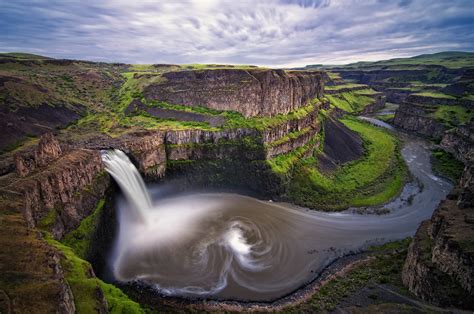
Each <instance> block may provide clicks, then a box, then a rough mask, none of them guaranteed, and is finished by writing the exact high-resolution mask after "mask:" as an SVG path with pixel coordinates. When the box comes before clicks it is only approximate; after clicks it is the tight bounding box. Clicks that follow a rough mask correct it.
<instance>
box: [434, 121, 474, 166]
mask: <svg viewBox="0 0 474 314" xmlns="http://www.w3.org/2000/svg"><path fill="white" fill-rule="evenodd" d="M440 145H441V147H442V148H443V149H444V150H446V151H448V152H450V153H451V154H453V155H454V156H456V158H457V159H459V160H461V161H462V162H464V163H468V162H474V123H470V124H469V125H465V126H459V127H457V128H455V129H454V130H452V131H450V132H446V133H445V134H444V136H443V139H442V140H441V144H440Z"/></svg>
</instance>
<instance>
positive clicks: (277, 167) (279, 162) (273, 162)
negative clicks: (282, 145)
mask: <svg viewBox="0 0 474 314" xmlns="http://www.w3.org/2000/svg"><path fill="white" fill-rule="evenodd" d="M318 141H321V134H318V135H317V136H315V137H314V138H312V139H311V140H310V141H309V142H308V143H306V144H305V145H303V146H300V147H298V148H296V149H294V150H292V151H290V152H289V153H286V154H280V155H278V156H276V157H274V158H272V159H269V160H267V163H268V164H269V165H270V167H271V169H272V171H273V172H275V173H277V174H278V175H282V176H288V175H289V174H290V171H291V170H292V169H293V167H294V166H295V164H296V163H297V162H298V161H300V160H301V159H302V158H303V157H304V156H305V155H306V153H307V152H308V150H310V149H314V145H315V144H317V143H318Z"/></svg>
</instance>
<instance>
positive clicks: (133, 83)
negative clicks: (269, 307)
mask: <svg viewBox="0 0 474 314" xmlns="http://www.w3.org/2000/svg"><path fill="white" fill-rule="evenodd" d="M454 72H455V71H454ZM454 72H453V73H451V72H449V73H448V74H446V75H447V77H449V78H452V76H455V75H458V74H459V73H457V72H456V73H454ZM32 73H33V74H34V75H32ZM463 73H464V72H463ZM351 75H352V74H351ZM378 75H379V74H378ZM380 75H381V74H380ZM380 75H379V76H377V77H379V78H380ZM420 75H421V74H420ZM461 75H463V74H462V73H461ZM349 76H350V75H349V73H345V74H344V73H342V72H341V76H337V75H334V74H333V73H332V74H331V73H330V74H327V73H326V72H324V71H319V70H317V71H315V70H313V69H312V70H310V71H300V70H288V71H285V70H272V69H264V68H257V67H253V66H228V65H206V66H195V65H189V66H180V65H163V64H157V65H127V64H106V63H94V62H84V61H75V60H55V59H48V58H30V57H28V58H19V57H17V56H12V55H4V56H1V55H0V100H1V101H2V106H1V108H0V110H1V111H0V126H1V127H2V128H3V129H4V131H5V133H4V134H5V136H2V137H1V141H0V149H1V150H2V154H1V159H0V175H1V176H0V193H1V196H2V198H1V200H0V203H1V205H2V210H1V212H0V215H1V216H0V223H1V227H2V228H0V233H1V234H0V246H1V247H2V248H4V249H3V250H2V252H1V253H0V272H1V273H2V276H1V278H0V312H2V313H3V312H6V313H10V312H20V313H23V312H25V313H26V312H45V313H46V312H57V311H59V312H61V313H74V312H94V311H96V312H100V313H107V312H114V311H118V310H121V311H123V312H126V311H131V312H133V311H135V310H136V309H140V305H139V304H138V303H137V302H135V301H136V299H134V300H132V299H130V298H129V296H128V295H127V294H125V293H124V292H123V291H126V289H127V287H121V288H124V290H123V291H122V290H120V289H118V288H117V287H115V286H113V285H111V284H107V283H105V282H104V281H102V280H101V279H99V278H98V276H99V277H100V276H101V275H102V274H103V271H104V269H103V264H104V260H105V256H106V254H107V248H108V244H107V243H108V242H109V243H110V242H111V241H112V238H113V235H114V232H115V228H116V227H117V226H116V221H115V219H116V218H115V208H114V206H115V205H114V201H115V197H116V195H117V194H118V193H119V190H118V187H117V185H116V183H115V182H114V180H112V179H111V178H110V176H109V175H108V174H107V173H106V171H105V169H104V165H103V163H102V160H101V151H102V150H108V149H120V150H122V151H124V152H125V153H126V154H127V155H128V156H129V157H130V159H131V160H132V162H133V163H134V164H135V165H136V166H137V168H138V169H139V171H140V173H141V174H142V175H143V176H144V177H145V179H146V180H147V181H149V182H154V183H157V184H162V185H163V186H166V187H170V189H171V190H172V192H180V191H190V190H212V191H214V190H217V191H226V192H239V193H244V194H248V195H252V196H256V197H259V198H264V199H275V200H286V201H289V202H292V203H296V204H300V205H304V206H307V207H311V208H319V209H326V210H341V209H345V208H347V207H349V206H350V205H351V204H352V202H353V201H354V200H356V199H357V201H358V204H359V205H358V206H361V205H360V204H363V205H364V206H365V205H366V206H369V205H372V204H373V201H372V199H371V196H373V195H376V194H378V195H381V194H383V195H385V196H386V199H384V200H382V201H385V202H386V201H388V200H389V199H391V198H393V197H394V196H395V195H397V194H398V193H399V192H400V190H401V189H402V188H403V184H404V182H405V178H406V168H405V167H404V165H403V162H402V161H401V157H400V153H399V149H398V148H399V146H398V145H399V143H398V142H397V141H396V139H395V138H394V137H393V135H392V134H390V133H388V132H385V131H384V130H381V129H380V128H377V127H375V126H371V125H369V124H367V123H364V122H361V121H360V120H358V119H355V118H354V117H352V115H357V114H366V113H374V112H376V111H377V110H379V109H382V108H383V107H384V106H385V102H386V100H387V99H388V100H390V99H391V98H389V97H390V96H388V94H387V91H388V88H386V89H383V90H382V89H381V90H374V89H372V87H374V88H376V85H372V83H371V80H368V81H364V80H362V79H361V82H359V83H354V82H348V81H344V80H343V78H345V77H349ZM354 78H355V76H354ZM455 84H458V85H455ZM459 84H463V81H462V80H461V81H459V80H458V81H456V83H453V84H451V85H452V86H451V85H450V86H451V89H452V90H453V91H458V89H459V88H457V87H459ZM456 86H457V87H456ZM456 88H457V89H456ZM386 95H387V97H386ZM410 97H411V98H410ZM410 97H406V98H405V100H406V103H407V104H409V103H410V104H415V103H416V104H418V103H420V102H421V103H420V104H418V105H419V106H418V107H420V108H419V110H427V109H426V107H429V106H431V105H430V104H426V103H424V100H420V98H419V97H418V98H417V97H416V96H410ZM462 97H464V96H462ZM462 97H459V98H462ZM452 105H453V104H451V103H446V104H442V106H452ZM407 106H408V105H407ZM436 106H438V105H436ZM455 106H457V104H456V105H455ZM469 106H470V103H469V100H466V102H465V103H463V104H462V106H461V107H462V108H468V107H469ZM412 108H413V106H412V107H403V105H402V106H400V109H399V110H398V112H397V115H396V116H395V121H398V122H395V124H397V125H399V126H400V127H402V128H404V129H406V130H412V129H410V128H413V130H412V131H414V132H415V133H419V134H422V133H423V132H425V133H426V134H425V135H427V136H434V137H437V136H439V138H440V140H441V143H440V146H441V147H442V148H443V149H444V150H446V151H449V152H451V153H452V154H453V155H455V156H456V157H457V158H458V159H460V160H462V161H463V162H464V163H466V166H467V168H466V169H467V170H466V171H465V173H464V175H463V179H462V180H461V182H460V183H459V186H458V187H457V188H456V189H455V190H454V191H453V192H452V194H450V196H449V198H448V200H446V201H445V202H443V203H442V204H441V205H440V208H439V209H438V210H437V212H436V213H435V215H434V216H433V218H432V220H431V222H429V223H425V224H424V225H422V227H420V230H419V231H418V233H417V236H416V238H415V240H414V241H413V244H412V246H411V247H410V252H409V256H408V258H407V262H406V266H405V271H404V275H403V276H404V277H403V278H404V282H405V283H406V285H407V286H408V287H409V289H410V290H411V291H413V292H414V293H415V294H417V295H418V296H420V297H421V298H423V299H425V300H429V301H431V302H435V303H436V302H437V303H439V304H441V305H445V304H451V305H455V306H461V307H465V308H469V307H470V306H471V305H470V304H471V303H469V298H471V297H472V289H471V287H472V271H471V273H469V266H466V265H472V256H471V255H472V254H471V251H472V250H471V248H470V246H469V245H471V244H470V243H471V242H463V241H464V240H463V239H465V238H462V239H461V238H459V239H458V238H457V237H458V235H459V236H465V235H470V234H469V233H468V232H461V230H471V229H472V221H471V220H472V219H471V218H472V217H471V218H469V217H470V216H469V215H470V214H469V209H470V208H472V167H469V165H471V164H472V154H473V151H472V141H473V138H472V128H470V126H469V124H467V123H463V125H462V126H459V123H457V124H456V127H454V126H453V125H451V126H449V125H448V124H447V123H442V126H438V125H436V124H433V123H432V121H424V120H423V121H421V120H420V117H421V116H423V117H427V116H429V115H430V114H433V115H434V113H433V112H428V111H423V112H421V111H420V112H419V113H418V112H415V113H414V112H413V110H412ZM443 108H444V107H443ZM469 108H470V107H469ZM417 110H418V109H417ZM403 114H405V116H402V115H403ZM409 115H412V116H413V115H414V116H416V117H413V118H410V117H409ZM438 115H439V113H438ZM443 118H445V119H448V118H449V117H448V118H446V117H445V116H443ZM449 119H450V120H449V121H450V122H449V123H454V122H453V121H454V120H453V119H451V118H449ZM456 119H457V116H456ZM420 121H421V122H420ZM437 121H439V119H438V120H437ZM443 121H446V120H443ZM402 124H406V127H405V126H403V125H402ZM425 130H426V131H425ZM436 132H438V133H436ZM379 138H380V139H381V140H378V139H379ZM382 150H383V154H382V153H381V152H382ZM379 153H381V154H379ZM378 155H383V156H384V158H379V157H378ZM369 163H372V164H371V165H372V168H377V170H374V173H371V177H372V179H371V180H368V179H367V180H365V179H366V178H364V180H360V181H361V182H362V181H363V183H360V182H359V180H354V177H356V178H360V177H361V173H353V172H351V171H355V170H354V169H358V167H357V165H360V164H362V165H363V166H364V167H359V168H360V169H362V170H363V169H366V167H367V165H368V164H369ZM374 164H377V167H373V165H374ZM354 165H355V167H354ZM346 166H347V167H346ZM375 171H378V172H375ZM364 173H365V172H364ZM308 178H311V179H308ZM321 178H322V179H321ZM341 178H342V179H341ZM346 179H347V180H346ZM318 180H320V181H318ZM329 180H332V181H329ZM346 181H350V182H351V184H349V187H348V186H347V185H346V184H345V182H346ZM327 182H330V184H328V183H327ZM393 182H395V183H396V184H395V185H393V184H391V183H393ZM328 186H329V187H335V188H334V189H333V190H328ZM387 190H388V192H387ZM342 199H343V200H342ZM341 200H342V201H341ZM364 202H365V203H364ZM379 203H380V201H379ZM325 206H327V207H325ZM465 226H467V227H465ZM420 239H421V240H420ZM426 239H428V240H426ZM453 239H454V240H453ZM426 243H428V244H429V245H428V246H426V245H425V244H426ZM453 243H454V244H453ZM465 243H467V246H466V245H465ZM423 245H425V246H423ZM420 248H421V249H420ZM469 250H471V251H469ZM428 255H430V257H429V258H428V259H426V256H428ZM469 263H471V264H469ZM433 272H435V273H436V274H441V275H440V277H439V278H441V279H440V280H444V279H445V278H449V280H450V281H449V284H450V285H451V286H452V287H455V288H456V289H457V290H453V291H456V292H460V294H457V296H461V297H459V298H458V299H456V300H458V301H456V302H454V303H453V301H452V300H453V298H450V299H449V300H450V301H444V299H442V298H441V297H439V298H438V297H437V296H438V294H437V293H438V292H436V291H434V290H433V289H432V287H433V285H436V282H435V283H433V281H430V280H432V279H431V277H430V276H431V273H433ZM96 275H97V276H96ZM101 278H102V277H101ZM436 278H437V277H436ZM436 280H437V279H436ZM443 282H444V281H443ZM451 286H450V287H451ZM430 289H431V290H430ZM165 299H166V298H164V300H165ZM166 302H167V301H166V300H165V301H163V306H167V304H168V303H166ZM170 302H171V303H173V302H174V301H170ZM173 305H174V304H171V306H173ZM170 308H172V307H170ZM167 309H168V308H167V307H163V310H167Z"/></svg>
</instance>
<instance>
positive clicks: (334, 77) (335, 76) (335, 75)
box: [326, 72, 341, 80]
mask: <svg viewBox="0 0 474 314" xmlns="http://www.w3.org/2000/svg"><path fill="white" fill-rule="evenodd" d="M326 73H327V75H328V76H329V78H330V79H331V80H340V79H341V76H340V75H339V73H334V72H326Z"/></svg>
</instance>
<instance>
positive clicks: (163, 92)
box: [144, 69, 324, 117]
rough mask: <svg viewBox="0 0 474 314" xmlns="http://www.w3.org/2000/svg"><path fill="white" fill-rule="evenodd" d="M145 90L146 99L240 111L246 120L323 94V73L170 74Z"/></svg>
mask: <svg viewBox="0 0 474 314" xmlns="http://www.w3.org/2000/svg"><path fill="white" fill-rule="evenodd" d="M162 77H163V79H162V80H161V82H159V83H155V84H151V85H149V86H147V87H146V88H145V89H144V95H145V98H146V99H147V100H156V101H165V102H168V103H171V104H181V105H187V106H204V107H208V108H212V109H217V110H227V111H237V112H240V113H242V114H243V115H244V116H245V117H253V116H257V115H260V116H274V115H277V114H287V113H289V112H290V111H293V110H296V109H298V108H300V107H303V106H305V105H306V104H307V103H308V102H309V101H310V100H311V99H313V98H316V97H320V96H322V95H323V87H324V83H323V79H322V74H321V72H316V71H314V72H304V71H283V70H267V69H245V70H244V69H225V70H202V71H179V72H168V73H164V74H163V75H162Z"/></svg>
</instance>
